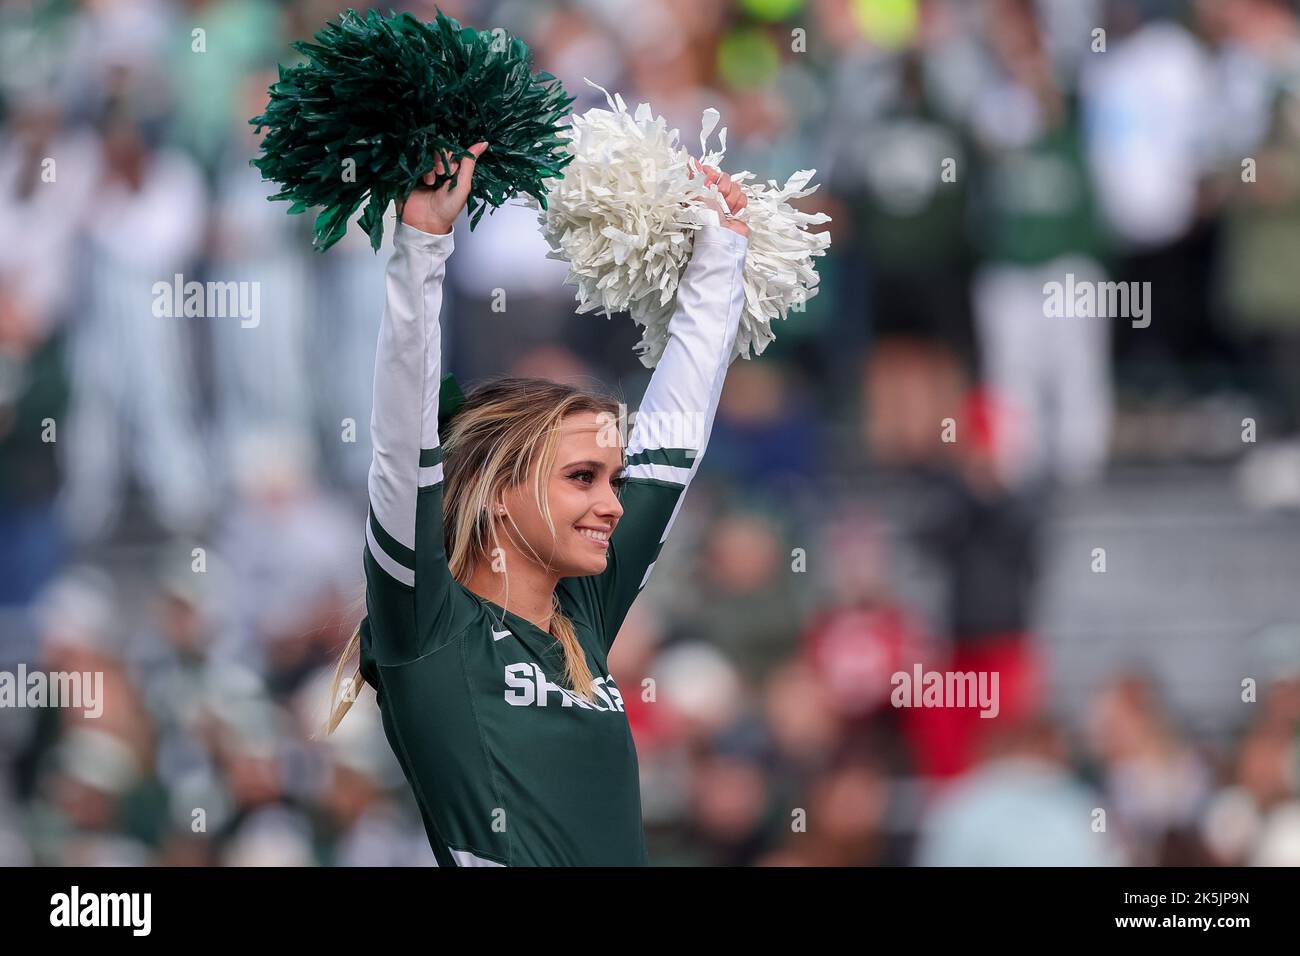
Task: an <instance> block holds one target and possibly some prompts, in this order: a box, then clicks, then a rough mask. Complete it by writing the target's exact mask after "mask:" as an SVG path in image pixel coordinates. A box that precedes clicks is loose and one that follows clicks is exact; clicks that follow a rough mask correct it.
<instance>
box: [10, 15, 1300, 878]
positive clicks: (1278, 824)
mask: <svg viewBox="0 0 1300 956" xmlns="http://www.w3.org/2000/svg"><path fill="white" fill-rule="evenodd" d="M357 6H361V4H357ZM396 6H397V7H398V8H399V9H411V10H414V11H415V12H417V13H420V14H422V15H424V16H425V17H426V18H431V17H432V14H433V5H432V4H407V5H396ZM441 6H442V9H444V10H445V11H446V12H448V13H450V14H451V15H453V16H456V17H458V18H460V19H461V20H462V21H463V22H467V23H469V24H471V25H475V26H479V27H484V28H490V27H493V26H498V25H499V26H504V27H507V28H508V29H511V30H513V31H516V32H518V33H519V34H520V35H521V36H523V37H524V38H525V39H526V40H527V41H528V42H529V43H530V44H531V45H532V47H533V48H534V50H535V52H536V57H537V65H538V67H540V68H544V69H548V70H550V71H551V72H553V73H555V74H556V75H558V76H559V77H560V78H561V79H562V80H563V82H564V84H565V86H566V88H567V89H568V91H569V92H570V93H572V94H575V95H576V96H577V97H578V101H577V103H575V110H582V109H586V108H588V107H590V106H592V105H599V104H600V103H601V100H600V98H599V94H595V93H594V91H592V90H590V89H589V88H587V87H586V86H585V85H584V84H583V82H582V79H583V77H590V78H592V79H593V80H594V81H596V82H599V83H600V84H601V85H603V86H606V87H607V88H609V89H611V90H618V91H621V92H622V93H623V95H624V97H625V98H626V99H627V100H628V101H629V102H630V103H635V102H638V101H640V100H642V99H645V100H648V101H649V102H651V103H652V105H653V106H654V108H655V110H656V112H660V113H663V114H664V115H665V116H666V117H667V118H668V120H669V122H670V124H671V125H673V126H676V127H678V128H679V129H681V130H682V133H683V140H684V141H685V142H686V143H688V144H693V143H695V141H696V138H697V133H698V128H699V116H700V113H701V111H702V110H703V108H705V107H706V106H716V107H718V108H719V109H720V110H721V111H722V114H723V123H724V124H725V125H727V126H729V128H730V139H729V143H730V146H731V149H730V152H729V154H728V161H727V166H728V167H729V168H730V169H732V170H736V169H741V168H747V169H751V170H753V171H755V172H756V173H758V175H759V176H760V177H761V178H767V177H772V178H777V177H780V178H782V179H784V177H785V176H786V175H788V174H789V173H790V172H792V171H793V170H795V169H798V168H804V167H816V168H817V170H818V181H820V182H822V183H823V184H824V185H823V187H822V189H821V191H820V192H819V193H818V194H817V195H816V196H814V197H812V199H811V200H810V201H809V202H808V205H809V206H810V207H812V208H821V209H825V210H826V211H828V212H830V213H831V214H832V215H833V216H834V222H833V223H832V224H831V225H830V226H829V228H830V229H831V231H832V233H833V235H834V243H833V245H832V247H831V250H830V254H829V256H828V257H827V258H825V259H824V260H821V262H820V269H821V274H822V284H821V294H820V295H819V296H818V297H817V298H815V299H814V300H812V301H811V302H810V303H809V305H808V309H807V311H806V313H804V314H802V315H793V316H792V317H791V319H790V321H788V322H786V323H784V324H781V325H780V326H779V328H778V329H777V341H776V343H775V344H774V345H773V346H772V347H771V348H770V349H769V350H768V352H767V353H766V354H765V355H764V356H763V357H762V358H761V359H760V360H758V361H755V362H750V363H738V364H737V365H735V366H733V368H732V371H731V373H730V377H729V379H728V383H727V387H726V392H725V394H724V396H723V405H722V409H721V411H720V413H719V416H718V420H717V426H716V431H715V433H714V436H713V439H712V443H711V445H710V449H709V453H708V455H707V456H706V459H705V461H704V464H703V466H702V469H701V473H700V476H699V478H698V480H697V483H696V484H695V486H694V487H693V490H692V492H691V494H690V496H689V499H688V502H687V508H686V511H685V512H684V517H683V519H682V520H681V521H679V522H678V523H677V526H676V532H675V536H674V538H673V540H671V541H670V542H669V544H668V546H667V549H666V552H665V557H664V558H663V559H661V560H660V561H659V563H658V569H657V573H656V576H655V578H654V580H653V581H652V583H651V585H650V586H649V587H648V588H647V590H646V592H645V593H644V595H643V597H642V598H641V600H640V601H639V603H638V605H637V607H636V608H635V609H634V611H633V614H632V615H631V616H630V617H629V619H628V622H627V624H626V626H625V627H624V629H623V631H622V633H621V634H620V637H619V641H618V644H617V647H616V653H615V654H614V656H613V659H612V666H613V670H614V675H615V677H616V679H617V680H618V682H619V684H620V686H621V687H622V688H623V694H624V697H625V699H626V700H627V701H628V709H629V715H630V718H631V720H632V722H633V727H634V733H635V735H636V738H637V743H638V749H639V753H640V758H641V763H642V775H643V781H642V782H643V799H644V809H645V821H646V827H647V833H648V837H649V844H650V851H651V856H652V859H653V860H654V861H655V862H656V863H661V864H669V863H680V864H695V865H719V864H794V865H805V864H815V865H816V864H820V865H844V864H847V865H888V864H934V863H939V864H942V863H969V864H991V865H1003V864H1022V863H1059V864H1094V863H1095V864H1157V865H1177V864H1187V863H1201V862H1203V863H1249V864H1276V863H1286V864H1291V865H1295V864H1297V863H1300V773H1298V772H1297V746H1296V744H1297V736H1296V731H1297V726H1298V725H1300V598H1298V597H1297V591H1296V587H1295V580H1296V578H1297V574H1298V573H1300V535H1298V534H1297V531H1300V519H1298V518H1297V509H1298V508H1300V441H1298V438H1300V435H1298V429H1300V386H1298V383H1300V377H1298V376H1297V372H1300V367H1298V365H1300V361H1298V360H1300V269H1298V268H1296V263H1297V262H1300V150H1298V149H1297V144H1298V143H1300V85H1298V84H1300V22H1298V21H1297V10H1296V7H1295V5H1294V4H1292V3H1288V2H1284V0H1199V2H1186V3H1180V2H1114V3H1109V2H1097V0H1057V2H1042V3H1036V4H1035V3H1032V2H1025V0H990V2H976V0H972V2H957V0H744V2H735V3H732V2H723V0H671V2H656V3H646V2H642V0H574V2H540V3H539V2H527V3H525V2H501V3H496V2H447V3H444V4H442V5H441ZM339 9H341V5H340V4H337V3H332V2H318V0H297V2H291V0H286V2H271V0H213V2H201V0H191V2H176V3H164V2H160V0H84V2H73V0H62V2H16V3H6V4H5V5H4V6H3V7H0V84H3V85H2V86H0V102H2V103H3V112H2V114H0V120H2V123H3V125H0V667H2V668H5V669H10V670H12V669H13V668H15V667H16V666H17V663H18V662H25V663H27V664H28V665H29V666H32V667H37V666H39V667H44V668H47V669H51V670H93V671H102V672H103V673H104V675H105V697H106V706H105V714H104V716H103V717H102V718H100V719H98V720H91V719H86V718H83V717H82V716H81V715H80V714H79V713H77V712H75V711H70V710H53V709H50V710H16V709H15V710H4V711H0V780H3V786H0V863H3V864H8V865H25V864H55V865H59V864H93V865H100V864H104V865H117V864H148V863H159V864H214V865H240V864H276V865H281V864H286V865H287V864H321V865H356V864H363V865H364V864H377V865H387V864H429V863H431V862H432V855H431V853H430V852H429V849H428V846H427V843H426V841H425V838H424V835H423V831H422V828H421V826H420V822H419V818H418V814H417V813H416V810H415V807H414V804H413V802H412V800H411V799H410V797H409V795H408V793H407V791H406V787H405V785H404V783H403V781H402V779H401V776H400V772H399V771H398V770H397V768H396V765H395V763H394V761H393V760H392V759H391V756H390V754H389V750H388V747H387V745H386V743H385V741H384V740H383V736H382V731H381V729H380V727H379V724H378V719H377V713H376V710H375V708H374V707H373V706H369V707H367V706H358V707H355V708H354V709H353V711H352V713H351V714H350V715H349V716H348V718H347V719H346V720H345V721H344V723H343V725H342V727H341V730H340V732H339V733H338V734H337V735H336V736H335V737H334V738H331V739H329V740H327V741H319V740H312V739H310V738H309V736H308V735H309V733H310V731H311V730H312V729H313V727H314V725H315V723H316V722H317V721H318V720H319V719H320V717H321V713H322V709H323V706H324V697H325V689H324V684H323V681H324V680H325V677H326V674H327V670H328V665H329V664H330V662H331V658H332V655H333V653H334V652H335V650H336V649H337V648H338V647H339V646H340V645H341V642H342V641H343V639H344V638H345V637H346V635H347V633H348V632H350V629H351V627H352V625H353V624H354V623H355V620H356V616H357V614H358V599H359V598H360V595H361V588H362V579H361V562H360V556H361V541H362V534H361V529H362V527H363V526H362V523H361V522H362V519H363V515H364V482H365V472H366V468H367V465H368V460H369V448H368V444H367V437H366V433H367V428H368V421H369V389H370V375H371V362H372V361H373V349H374V338H375V332H376V329H377V323H378V318H379V310H380V308H381V302H382V285H381V278H382V270H383V265H384V262H385V260H386V256H387V249H385V251H384V252H383V253H381V255H380V256H378V257H376V256H375V255H373V254H372V253H371V252H370V250H369V248H368V247H367V246H366V244H365V243H364V241H363V240H361V239H359V238H358V236H357V235H355V234H353V235H349V237H348V238H347V239H346V240H345V241H344V242H342V243H340V244H339V246H337V247H335V248H334V249H332V250H330V252H329V253H327V254H326V255H323V256H319V255H316V254H314V253H313V252H311V251H310V248H309V236H308V226H309V221H308V220H307V219H306V218H304V217H297V218H290V217H288V216H287V215H286V214H285V207H284V205H283V204H270V203H267V202H265V197H266V196H267V195H268V194H269V193H270V192H271V191H273V190H272V189H270V188H269V187H268V185H267V184H263V183H261V182H260V181H259V178H258V175H257V173H256V171H255V170H253V169H251V168H250V167H249V166H248V159H249V157H250V156H251V155H252V154H253V152H254V150H255V148H256V139H255V137H254V135H253V132H252V130H251V128H250V127H249V126H248V125H247V122H246V120H247V118H248V117H250V116H253V115H255V114H256V113H258V112H260V111H261V107H262V105H263V103H264V101H265V90H266V87H267V84H268V82H270V80H271V79H272V78H273V76H274V64H275V63H276V62H277V61H278V60H279V61H283V62H291V61H290V60H289V57H290V56H291V55H292V54H291V53H290V51H289V50H288V47H287V44H288V42H289V41H290V40H293V39H300V38H305V37H307V36H309V35H310V34H311V33H312V32H314V31H315V30H316V29H317V28H318V27H319V26H320V25H321V24H323V23H324V22H325V20H326V19H328V18H329V17H331V16H333V15H334V14H336V13H337V12H338V11H339ZM1098 28H1101V29H1102V30H1104V31H1105V32H1104V41H1105V50H1104V52H1102V51H1100V50H1095V49H1094V46H1095V45H1096V44H1097V38H1098V36H1099V35H1098V34H1095V33H1094V31H1095V30H1096V29H1098ZM196 29H201V30H202V31H203V32H202V34H201V37H202V43H201V45H202V46H203V50H202V52H199V51H196V49H195V45H196V42H197V41H196V34H195V33H194V31H195V30H196ZM47 157H53V158H54V159H55V160H56V169H57V178H56V181H55V183H53V184H51V183H45V182H42V180H41V172H42V169H43V168H44V167H43V166H42V161H43V160H44V159H45V158H47ZM948 159H951V160H953V161H954V162H953V163H952V164H950V168H951V169H952V170H953V171H954V172H955V176H953V177H948V178H949V179H951V180H952V181H947V180H945V179H944V178H943V177H942V176H941V171H942V169H943V168H944V161H945V160H948ZM1244 160H1249V161H1250V162H1248V163H1246V164H1245V165H1243V161H1244ZM1247 167H1249V168H1250V172H1249V173H1247V172H1246V168H1247ZM462 226H463V223H462ZM390 235H391V230H390ZM544 251H545V250H544V248H543V245H542V243H541V240H540V239H539V238H538V235H537V232H536V229H535V226H534V221H533V216H532V214H531V213H530V212H528V211H527V210H523V209H510V208H507V209H504V210H502V211H500V212H498V213H497V214H496V215H495V216H493V217H489V218H486V219H485V220H484V221H483V223H482V225H481V226H480V227H479V229H478V230H477V231H476V232H474V233H473V234H470V233H468V232H465V231H460V232H458V235H457V252H456V255H455V256H454V257H453V258H452V260H451V263H450V268H449V279H448V282H449V290H450V292H449V297H448V302H447V306H446V311H445V315H444V327H445V328H446V329H447V332H446V339H447V350H448V365H449V368H451V369H452V370H454V371H455V372H456V373H457V375H458V377H459V378H460V380H461V381H462V382H465V381H470V380H473V379H475V378H477V377H478V376H481V375H484V374H489V373H492V372H504V371H515V372H520V373H527V374H542V375H549V376H553V377H557V378H566V377H579V378H582V377H589V376H590V377H594V378H596V379H598V380H599V381H602V382H606V383H609V384H610V385H612V386H614V387H616V388H617V389H618V390H619V391H620V392H621V393H622V394H624V395H625V396H626V397H627V399H628V401H629V404H631V405H632V406H633V407H634V406H635V404H636V400H637V399H638V398H639V396H640V393H641V391H642V389H643V388H644V386H645V382H646V380H647V374H648V373H647V372H646V370H644V369H643V368H641V367H640V366H639V364H638V363H637V362H636V360H635V358H634V356H633V353H632V344H633V343H634V342H635V340H636V333H635V331H634V330H633V329H632V327H631V323H630V322H628V321H627V320H626V318H625V317H616V318H615V319H614V320H612V321H605V320H603V319H600V318H595V317H591V316H582V317H576V316H573V315H572V301H571V290H569V289H566V288H562V287H561V285H560V279H561V278H562V275H563V267H562V266H560V265H559V264H557V263H554V262H550V261H548V260H546V259H545V258H544ZM1067 272H1068V273H1073V274H1074V275H1075V276H1076V277H1077V278H1079V279H1093V280H1097V279H1111V280H1116V281H1138V282H1150V283H1151V302H1152V310H1151V314H1150V315H1151V319H1152V321H1151V323H1150V325H1149V326H1148V327H1146V328H1139V327H1135V326H1134V324H1133V323H1132V322H1130V321H1129V320H1127V319H1124V318H1113V319H1081V318H1049V317H1046V316H1045V315H1044V314H1043V308H1042V307H1043V296H1042V292H1041V288H1042V284H1043V283H1044V282H1046V281H1052V280H1053V278H1054V279H1055V281H1062V280H1063V279H1064V275H1065V274H1066V273H1067ZM177 273H181V274H183V275H184V276H185V278H186V279H187V280H190V279H198V280H200V281H202V280H206V279H212V280H217V281H256V282H258V283H259V287H260V292H261V303H260V305H261V315H260V322H259V323H258V324H257V325H256V326H253V327H243V326H242V325H241V322H240V321H239V319H238V318H234V317H228V318H220V317H210V318H191V319H159V318H154V317H153V316H152V315H151V313H150V311H149V307H150V294H149V290H150V288H151V287H152V284H153V283H154V282H157V281H170V280H171V278H172V277H173V275H175V274H177ZM498 289H504V290H505V295H506V302H507V308H506V310H505V311H504V312H496V311H494V310H493V309H492V307H491V305H492V300H493V296H494V294H495V291H496V290H498ZM47 419H49V420H53V422H54V423H55V425H56V432H55V440H54V441H52V442H51V441H48V440H45V439H46V438H48V437H49V435H48V434H43V433H47V429H46V426H45V423H46V420H47ZM945 419H951V420H952V428H953V429H955V437H956V440H955V441H952V442H945V441H943V440H942V438H943V428H944V421H945ZM1247 419H1249V420H1250V423H1246V422H1245V421H1244V420H1247ZM349 421H351V422H352V423H354V427H355V440H350V438H352V437H353V436H352V435H351V434H350V433H349V430H348V424H347V423H348V422H349ZM1252 430H1253V434H1251V431H1252ZM950 437H952V436H951V435H950ZM1246 438H1253V439H1254V440H1245V439H1246ZM195 549H202V551H201V552H196V551H195ZM796 549H801V550H796ZM1096 549H1104V553H1103V552H1098V551H1097V550H1096ZM196 553H197V554H200V555H201V562H202V563H201V564H200V565H197V566H199V567H202V569H203V570H202V572H201V573H199V572H197V571H196V570H195V568H196V564H195V562H196V560H198V559H196V557H195V556H196ZM1102 561H1104V571H1103V570H1102V563H1101V562H1102ZM914 661H921V662H922V663H923V665H924V666H925V667H926V668H927V669H938V670H943V669H992V670H997V671H998V672H999V674H1000V675H1001V702H1000V703H1001V713H1000V715H999V716H998V717H997V718H996V719H993V720H981V719H979V718H978V717H974V712H973V711H969V710H967V711H955V710H944V711H925V710H906V709H898V708H895V707H892V706H891V705H890V702H889V692H890V689H891V687H890V675H891V674H893V673H894V672H896V671H899V670H910V668H911V664H912V662H914ZM646 678H652V679H653V681H654V685H653V686H654V688H655V700H654V701H653V702H647V701H645V700H643V698H642V693H641V689H642V687H643V686H644V685H643V681H644V680H645V679H646ZM1247 678H1249V679H1251V680H1253V681H1254V682H1255V683H1256V685H1257V688H1258V694H1257V699H1254V700H1243V681H1244V680H1246V679H1247ZM1246 696H1249V695H1246ZM363 703H364V701H363ZM972 718H974V719H972ZM196 808H200V809H202V810H203V819H204V824H205V828H204V830H203V832H195V826H194V821H195V815H194V811H195V809H196ZM1097 808H1101V809H1104V810H1105V811H1106V816H1105V822H1106V825H1105V830H1104V832H1097V831H1096V828H1095V821H1096V820H1097V819H1098V817H1097V815H1096V814H1095V812H1094V811H1095V810H1096V809H1097Z"/></svg>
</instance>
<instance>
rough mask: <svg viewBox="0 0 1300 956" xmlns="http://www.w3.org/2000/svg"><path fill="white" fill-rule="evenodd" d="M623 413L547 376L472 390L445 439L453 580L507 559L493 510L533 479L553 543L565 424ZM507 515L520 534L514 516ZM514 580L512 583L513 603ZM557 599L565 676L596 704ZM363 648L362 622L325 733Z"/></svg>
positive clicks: (340, 670) (340, 666) (334, 688)
mask: <svg viewBox="0 0 1300 956" xmlns="http://www.w3.org/2000/svg"><path fill="white" fill-rule="evenodd" d="M621 411H622V406H621V405H620V404H619V403H618V402H617V401H616V400H615V399H613V398H610V397H608V396H606V395H602V394H600V393H598V392H595V391H589V390H586V389H581V388H577V387H575V386H570V385H564V384H561V383H559V382H552V381H550V380H548V379H543V378H520V377H500V378H496V379H492V380H489V381H487V382H484V383H482V384H479V385H476V386H474V387H473V388H471V389H470V390H469V391H468V392H467V393H466V395H465V404H464V405H463V406H461V408H460V409H459V410H458V411H457V412H456V414H455V416H454V417H453V418H452V420H451V422H450V424H449V425H448V426H447V427H446V428H444V429H443V431H444V434H443V436H442V451H443V459H442V463H443V476H444V479H443V480H444V484H443V499H442V535H443V544H444V545H445V547H446V553H447V564H448V566H449V567H450V569H451V576H452V577H453V578H454V579H455V580H457V581H459V582H461V583H462V584H464V583H465V582H466V581H468V580H469V578H470V575H471V574H472V573H473V572H474V570H475V568H477V567H478V565H479V563H480V562H483V561H488V562H491V561H492V559H493V555H494V554H500V553H502V552H501V551H499V550H498V549H499V548H500V546H501V540H500V537H499V535H498V531H497V522H496V521H494V520H493V519H492V510H493V508H494V506H495V505H496V504H497V503H499V501H500V499H501V496H502V494H503V493H504V492H505V491H506V490H508V489H511V488H517V487H520V486H522V485H523V484H524V483H525V482H527V481H529V480H530V479H531V480H532V482H533V491H534V495H535V498H536V501H537V507H538V509H539V510H540V511H541V513H542V516H543V517H544V518H545V519H546V525H547V527H548V528H550V530H551V535H552V538H554V537H555V523H554V521H553V520H552V519H551V509H550V503H549V501H548V500H547V493H546V489H547V485H548V478H549V475H550V472H551V469H552V468H553V467H554V466H555V456H556V453H557V450H558V447H559V441H560V430H561V426H562V424H563V422H564V420H565V419H566V418H568V417H569V416H570V415H575V414H579V413H582V412H596V413H598V414H600V413H604V414H606V415H608V416H610V418H609V422H610V427H611V428H612V427H614V426H615V425H616V424H618V416H619V415H620V414H621ZM507 517H508V520H509V521H510V523H511V524H512V525H513V526H514V527H515V529H516V530H518V527H519V526H518V525H517V524H515V521H514V517H513V516H509V515H508V516H507ZM513 539H514V540H515V541H516V542H518V543H519V544H520V545H522V546H523V547H524V548H525V549H526V550H527V551H528V552H531V553H530V554H529V557H530V558H532V559H533V560H534V561H536V562H538V563H539V564H541V565H543V566H545V565H546V564H547V561H546V559H545V558H544V557H543V556H542V555H540V554H538V553H537V552H536V551H535V550H534V549H533V548H532V547H531V545H529V544H528V543H527V542H526V541H524V539H523V537H522V535H514V536H513ZM509 581H510V579H509V577H507V578H506V594H507V600H508V597H509ZM551 601H552V616H551V634H552V635H554V637H555V639H556V641H557V642H558V643H559V645H560V647H561V648H562V649H563V651H564V678H565V680H566V681H567V683H568V684H569V686H570V687H571V688H572V689H573V691H574V692H575V693H577V694H579V695H581V696H582V697H583V698H584V699H586V700H592V699H593V694H592V690H591V683H592V679H593V678H592V673H591V668H589V667H588V666H587V658H586V655H585V654H584V653H583V651H582V646H581V645H580V644H579V643H578V635H577V633H576V632H575V631H574V629H573V622H572V621H570V620H569V618H568V617H567V616H566V615H565V614H564V612H563V610H562V609H561V607H560V599H559V595H558V592H556V593H553V594H552V596H551ZM360 644H361V626H360V624H358V625H357V627H356V629H355V630H353V632H352V636H351V637H350V638H348V641H347V644H346V645H345V646H344V648H343V652H342V653H341V654H340V655H339V659H338V663H337V664H336V665H335V668H334V679H333V680H332V682H331V684H330V707H331V713H330V717H329V719H328V721H327V722H326V725H325V728H324V732H325V733H326V734H327V735H328V734H331V733H333V732H334V728H336V727H337V726H338V724H339V721H341V720H342V719H343V716H344V715H345V714H346V713H347V712H348V710H349V709H350V708H351V707H352V701H354V700H355V699H356V696H357V694H358V693H359V692H360V690H361V687H362V685H363V684H364V679H363V678H362V676H361V672H360V671H359V670H358V671H355V672H354V673H353V675H352V677H351V679H350V680H349V681H348V691H347V693H346V695H344V697H343V698H342V699H341V700H340V696H339V690H340V687H341V686H342V683H343V675H344V671H345V669H346V667H347V663H348V661H349V660H351V658H352V657H353V655H355V654H356V653H357V652H358V650H359V649H360Z"/></svg>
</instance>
